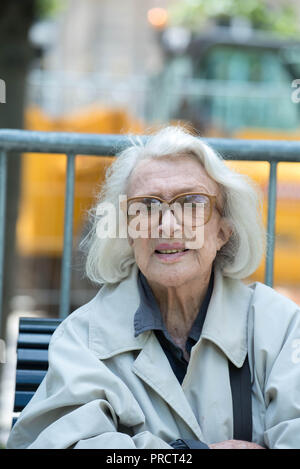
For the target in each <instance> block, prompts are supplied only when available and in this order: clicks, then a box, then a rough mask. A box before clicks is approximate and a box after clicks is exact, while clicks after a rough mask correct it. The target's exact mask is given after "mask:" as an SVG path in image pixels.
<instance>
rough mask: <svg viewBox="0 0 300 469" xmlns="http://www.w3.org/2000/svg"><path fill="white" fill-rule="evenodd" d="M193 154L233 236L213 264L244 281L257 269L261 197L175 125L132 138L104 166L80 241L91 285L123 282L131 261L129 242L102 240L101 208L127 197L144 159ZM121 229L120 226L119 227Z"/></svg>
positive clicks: (261, 250) (262, 240) (260, 244)
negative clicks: (212, 184)
mask: <svg viewBox="0 0 300 469" xmlns="http://www.w3.org/2000/svg"><path fill="white" fill-rule="evenodd" d="M170 155H172V157H178V158H182V157H183V156H186V155H193V156H195V157H196V158H197V159H198V160H199V162H200V163H201V164H202V165H203V167H204V168H205V169H206V171H207V173H208V175H209V176H210V177H211V178H212V179H213V180H214V181H216V182H217V183H218V185H219V187H220V189H221V191H222V194H223V201H224V206H223V216H224V217H226V219H227V220H228V221H229V223H230V225H231V228H232V230H233V231H232V235H231V237H230V239H229V241H228V242H227V243H226V244H225V245H224V246H223V247H222V248H221V249H220V251H218V253H217V256H216V258H215V264H218V266H219V268H220V269H221V270H222V273H223V275H224V276H227V277H231V278H236V279H245V278H247V277H248V276H250V275H251V274H252V273H253V272H254V271H255V270H256V269H257V267H258V266H259V264H260V261H261V259H262V256H263V253H264V248H265V230H264V228H263V223H262V217H261V196H260V193H259V191H258V188H257V187H255V185H254V183H253V181H251V180H250V179H249V178H248V177H247V176H244V175H242V174H239V173H237V172H235V171H233V170H232V169H230V168H229V167H228V166H227V165H226V164H225V163H224V161H223V158H222V157H221V156H220V155H219V154H218V153H217V152H216V151H215V150H213V149H212V148H211V147H210V146H209V145H207V144H206V143H204V142H203V140H201V138H199V137H196V136H194V135H191V134H190V133H189V132H188V131H187V130H186V129H183V128H182V127H179V126H169V127H166V128H164V129H162V130H160V131H158V132H157V133H155V134H153V135H151V136H150V137H147V139H146V140H145V141H144V142H143V141H141V139H140V138H138V137H136V138H135V141H134V139H131V146H129V147H128V148H127V149H125V150H124V151H122V152H121V153H120V154H119V156H118V157H117V158H116V160H115V161H114V162H113V164H112V165H111V166H110V167H109V168H108V170H107V173H106V179H105V182H104V185H103V186H102V190H101V192H100V193H99V195H98V198H97V203H96V205H95V206H94V207H93V209H92V210H91V211H90V215H91V223H92V226H91V229H90V231H89V234H88V235H87V236H86V238H85V239H84V240H83V242H82V246H83V247H85V248H87V258H86V275H87V277H88V278H89V279H90V280H91V281H92V282H94V283H97V284H105V283H117V282H120V281H121V280H122V279H124V278H126V277H127V276H128V275H129V273H130V270H131V267H132V265H133V264H134V263H135V258H134V253H133V249H132V247H131V246H130V245H129V243H128V239H127V238H119V237H115V238H109V237H107V238H104V239H103V238H102V239H101V238H100V237H99V236H98V235H97V227H98V229H99V226H100V225H101V223H107V221H108V220H107V218H106V217H105V218H103V216H102V217H101V215H97V208H98V206H99V204H103V203H104V202H105V203H106V202H109V203H113V204H114V206H115V207H116V209H117V208H118V204H119V195H120V194H127V188H128V185H129V180H130V176H131V173H132V171H133V170H134V168H135V167H136V165H137V164H138V162H140V161H141V160H143V159H149V158H158V157H168V156H170ZM118 228H119V227H118Z"/></svg>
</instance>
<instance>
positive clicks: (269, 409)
mask: <svg viewBox="0 0 300 469" xmlns="http://www.w3.org/2000/svg"><path fill="white" fill-rule="evenodd" d="M120 195H121V196H122V203H120V197H119V196H120ZM125 195H126V198H124V196H125ZM124 200H125V202H126V203H125V205H126V209H125V210H126V212H123V209H124ZM109 206H113V207H115V208H116V209H117V208H118V209H119V207H122V208H120V211H116V210H115V211H114V210H111V211H109V210H108V207H109ZM259 206H260V205H259V198H258V196H257V193H256V190H255V189H254V188H253V187H252V186H251V184H250V182H249V181H248V179H247V178H246V177H245V176H242V175H240V174H237V173H235V172H233V171H232V170H231V169H229V168H228V167H227V166H226V165H225V164H224V162H223V161H222V159H221V158H220V156H219V155H217V154H216V153H215V152H214V151H213V149H212V148H210V147H209V146H207V145H206V144H205V143H204V142H203V141H201V139H199V138H196V137H195V136H192V135H190V134H189V133H188V132H187V131H185V130H183V129H180V128H178V127H168V128H166V129H163V130H161V131H159V132H158V133H157V134H155V135H153V136H152V137H150V138H148V139H147V141H146V143H145V144H142V143H138V144H132V146H131V147H129V148H128V149H126V150H125V151H123V152H122V153H121V154H120V155H119V157H118V158H117V159H116V161H115V163H114V164H113V165H112V167H111V168H110V170H109V171H108V173H107V178H106V183H105V185H104V188H103V190H102V192H101V194H100V197H99V201H98V207H97V210H96V217H95V219H94V225H93V227H92V231H91V235H90V236H89V253H88V257H87V264H86V266H87V275H88V276H89V278H90V279H91V280H92V281H94V282H97V283H98V284H99V285H102V288H101V289H100V290H99V292H98V294H97V295H96V297H95V298H94V299H92V300H91V301H90V302H89V303H88V304H86V305H84V306H82V307H81V308H79V309H78V310H77V311H75V312H73V313H72V314H71V315H70V316H69V317H68V318H67V319H66V320H64V321H63V322H62V324H61V325H60V326H59V327H58V329H57V330H56V331H55V333H54V335H53V337H52V340H51V343H50V347H49V370H48V372H47V375H46V377H45V379H44V380H43V382H42V384H41V385H40V387H39V389H38V390H37V392H36V394H35V395H34V397H33V398H32V400H31V401H30V403H29V404H28V405H27V407H26V408H25V409H24V411H23V412H22V414H21V416H20V418H19V420H18V422H17V423H16V425H15V427H14V428H13V430H12V432H11V434H10V437H9V441H8V447H9V448H119V449H122V448H132V449H134V448H152V449H157V448H165V449H171V450H172V448H199V449H200V448H203V449H204V448H300V393H299V383H300V318H299V308H298V307H297V305H296V304H295V303H293V302H292V301H290V300H288V299H286V298H285V297H283V296H281V295H280V294H278V293H277V292H275V291H274V290H273V289H271V288H269V287H267V286H265V285H263V284H261V283H255V284H252V285H248V286H247V285H246V283H245V282H242V280H243V279H246V278H247V277H249V275H251V274H252V273H253V272H254V271H255V269H256V268H257V267H258V265H259V263H260V261H261V258H262V255H263V252H264V230H263V227H262V223H261V218H260V212H259ZM103 207H104V208H105V210H103ZM113 218H114V219H113ZM125 223H126V229H125V230H124V226H125V225H124V224H125ZM108 225H110V226H117V228H118V233H117V234H116V236H114V235H112V231H113V230H107V234H106V236H105V231H106V227H107V226H108ZM124 231H125V236H124ZM126 233H128V236H126Z"/></svg>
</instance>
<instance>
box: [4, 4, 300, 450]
mask: <svg viewBox="0 0 300 469" xmlns="http://www.w3.org/2000/svg"><path fill="white" fill-rule="evenodd" d="M299 46H300V4H299V2H297V0H248V1H247V2H241V1H239V0H210V1H205V0H126V1H121V0H23V1H22V2H20V1H18V0H2V1H1V17H0V79H2V80H5V83H6V104H0V128H17V129H21V128H24V129H28V130H42V131H71V132H85V133H87V132H90V133H108V134H126V133H129V132H130V133H144V132H147V131H148V130H149V129H153V128H157V127H159V126H161V125H165V124H167V123H178V122H179V123H182V124H183V125H187V126H189V128H192V129H194V131H195V132H198V133H199V135H201V136H203V137H225V138H239V139H240V138H246V139H276V140H280V139H283V140H299V139H300V103H299V104H298V103H297V99H292V93H293V92H294V93H295V91H296V90H295V88H293V87H292V82H293V81H294V80H296V79H298V78H299V79H300V47H299ZM294 96H295V94H294ZM299 98H300V96H299ZM112 161H113V158H109V157H105V158H97V157H92V156H90V157H80V156H78V157H77V159H76V185H75V207H74V256H73V266H72V294H71V301H72V307H71V309H72V310H74V309H75V308H77V307H79V306H81V305H82V304H84V303H86V302H87V301H88V300H89V299H90V298H92V297H93V296H94V294H95V292H96V290H97V289H96V288H95V286H93V285H92V284H90V283H89V282H88V281H87V280H86V279H85V278H84V274H83V263H84V260H83V257H82V254H81V253H80V251H79V249H78V244H79V241H80V239H82V237H83V236H84V234H85V233H86V230H87V218H86V211H87V209H88V208H89V207H91V205H92V204H93V201H94V198H95V194H96V193H97V191H98V190H99V188H100V187H101V183H102V181H103V178H104V174H105V170H106V168H107V167H108V166H109V165H110V164H111V162H112ZM226 164H228V165H231V166H233V167H235V168H236V169H237V170H238V171H241V172H244V173H245V174H247V175H249V176H250V177H251V178H252V179H253V180H254V181H255V182H256V183H257V184H258V186H259V187H260V189H261V191H262V193H263V196H264V216H265V220H266V208H267V204H266V200H267V190H268V174H269V166H268V164H267V163H254V162H252V163H251V162H249V163H248V162H234V163H233V162H227V163H226ZM65 171H66V158H65V156H64V155H43V156H42V157H38V156H37V155H36V154H22V155H19V154H13V155H11V157H10V158H9V168H8V177H9V179H8V193H7V226H6V259H5V286H4V305H3V310H4V315H3V318H2V325H1V331H2V332H1V338H3V339H6V343H7V363H6V364H5V365H4V364H1V365H0V378H1V398H0V444H1V442H2V444H5V441H6V438H7V434H8V431H9V428H10V423H11V420H10V419H11V414H10V413H11V409H12V405H13V387H14V359H15V355H14V354H15V341H16V334H17V328H18V318H19V317H20V316H30V315H32V316H37V317H42V316H44V317H57V316H58V302H59V287H60V268H61V254H62V245H63V215H64V191H65ZM264 269H265V265H264V262H262V264H261V266H260V267H259V269H258V270H257V271H256V272H255V274H254V275H253V276H252V278H251V279H247V281H253V280H259V281H262V282H263V281H264ZM274 287H275V288H276V289H277V290H278V291H281V292H282V293H284V294H285V295H287V296H288V297H290V298H292V299H293V300H294V301H296V302H297V303H299V304H300V164H298V163H281V164H279V167H278V187H277V220H276V250H275V270H274Z"/></svg>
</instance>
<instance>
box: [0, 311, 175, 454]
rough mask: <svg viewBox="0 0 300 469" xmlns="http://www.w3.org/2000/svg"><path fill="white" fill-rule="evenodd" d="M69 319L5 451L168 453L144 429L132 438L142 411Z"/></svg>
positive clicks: (57, 333)
mask: <svg viewBox="0 0 300 469" xmlns="http://www.w3.org/2000/svg"><path fill="white" fill-rule="evenodd" d="M71 316H72V315H71ZM71 316H70V317H69V318H68V319H67V320H65V321H64V322H63V323H62V324H61V325H60V326H59V327H58V329H57V330H56V331H55V333H54V335H53V337H52V339H51V342H50V346H49V369H48V372H47V374H46V376H45V378H44V380H43V382H42V383H41V385H40V386H39V388H38V390H37V391H36V393H35V395H34V396H33V398H32V399H31V401H30V402H29V404H28V405H27V406H26V407H25V409H24V410H23V412H22V413H21V415H20V417H19V419H18V421H17V422H16V424H15V426H14V427H13V429H12V431H11V433H10V436H9V439H8V442H7V448H29V449H42V448H44V449H55V448H78V449H83V448H92V449H93V448H95V449H101V448H105V449H109V448H114V449H119V448H120V449H123V448H129V449H135V448H137V449H142V448H151V449H156V448H167V449H170V448H171V449H172V447H171V446H170V445H169V444H168V443H166V442H165V441H164V440H162V439H161V438H159V437H157V436H155V435H154V434H152V433H150V432H148V431H143V432H141V433H137V434H133V431H132V427H133V426H135V428H137V427H138V426H139V425H141V427H142V426H143V423H144V422H145V416H144V413H143V412H142V409H141V408H140V406H139V404H138V402H137V401H136V399H135V398H134V397H133V395H132V393H131V392H130V390H129V389H128V387H127V386H126V385H125V383H124V382H123V381H122V380H121V379H120V378H119V377H118V376H116V375H115V374H114V373H112V372H111V371H110V370H109V369H108V367H107V366H106V365H105V363H104V361H101V360H99V359H98V358H97V357H96V355H95V354H94V353H93V352H92V351H91V350H90V349H89V348H88V337H87V332H84V334H85V335H86V337H84V335H83V336H82V334H78V331H77V332H76V323H74V319H76V318H71ZM74 324H75V325H74ZM120 428H122V431H118V430H120Z"/></svg>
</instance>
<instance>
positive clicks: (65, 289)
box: [59, 154, 75, 319]
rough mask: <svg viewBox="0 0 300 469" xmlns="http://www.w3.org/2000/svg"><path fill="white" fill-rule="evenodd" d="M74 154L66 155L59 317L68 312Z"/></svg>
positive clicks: (66, 314) (65, 315) (63, 316)
mask: <svg viewBox="0 0 300 469" xmlns="http://www.w3.org/2000/svg"><path fill="white" fill-rule="evenodd" d="M74 177H75V155H74V154H68V155H67V175H66V193H65V217H64V248H63V258H62V269H61V291H60V304H59V317H60V318H62V319H64V318H66V317H67V316H68V314H69V312H70V289H71V262H72V243H73V209H74Z"/></svg>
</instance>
